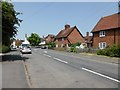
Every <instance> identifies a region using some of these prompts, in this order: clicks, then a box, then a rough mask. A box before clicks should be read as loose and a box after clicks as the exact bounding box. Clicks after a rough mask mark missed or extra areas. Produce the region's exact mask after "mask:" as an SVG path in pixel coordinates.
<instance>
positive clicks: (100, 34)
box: [91, 13, 120, 49]
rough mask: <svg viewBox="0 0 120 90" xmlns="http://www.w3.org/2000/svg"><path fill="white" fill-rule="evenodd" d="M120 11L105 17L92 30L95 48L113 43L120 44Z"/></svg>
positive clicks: (101, 47) (102, 47)
mask: <svg viewBox="0 0 120 90" xmlns="http://www.w3.org/2000/svg"><path fill="white" fill-rule="evenodd" d="M119 22H120V13H116V14H113V15H110V16H106V17H103V18H101V19H100V20H99V22H98V23H97V25H96V26H95V27H94V28H93V30H92V31H91V32H92V33H93V46H92V47H93V48H100V49H104V48H105V47H107V46H111V45H113V44H120V24H119Z"/></svg>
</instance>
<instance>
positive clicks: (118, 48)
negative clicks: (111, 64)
mask: <svg viewBox="0 0 120 90" xmlns="http://www.w3.org/2000/svg"><path fill="white" fill-rule="evenodd" d="M97 55H105V56H110V57H120V45H113V46H111V47H108V48H106V49H103V50H98V51H97Z"/></svg>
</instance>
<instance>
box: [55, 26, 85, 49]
mask: <svg viewBox="0 0 120 90" xmlns="http://www.w3.org/2000/svg"><path fill="white" fill-rule="evenodd" d="M68 40H69V41H70V42H69V41H68ZM77 42H81V43H83V42H84V38H83V37H82V36H81V35H80V34H79V32H78V31H77V29H76V28H75V29H74V30H73V31H72V32H71V33H70V35H69V36H68V37H67V38H64V41H62V38H60V39H58V41H55V43H56V44H58V47H61V45H62V44H64V45H67V44H69V43H72V44H75V43H77Z"/></svg>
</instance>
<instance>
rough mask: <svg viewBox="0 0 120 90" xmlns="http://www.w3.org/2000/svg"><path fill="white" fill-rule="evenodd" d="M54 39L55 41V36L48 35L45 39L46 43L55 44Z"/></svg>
mask: <svg viewBox="0 0 120 90" xmlns="http://www.w3.org/2000/svg"><path fill="white" fill-rule="evenodd" d="M54 39H55V35H52V34H48V36H46V37H45V42H46V43H50V42H54Z"/></svg>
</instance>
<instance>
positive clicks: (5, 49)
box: [0, 45, 10, 53]
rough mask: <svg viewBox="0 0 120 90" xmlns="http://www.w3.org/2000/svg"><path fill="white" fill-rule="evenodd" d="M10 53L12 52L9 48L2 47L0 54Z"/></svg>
mask: <svg viewBox="0 0 120 90" xmlns="http://www.w3.org/2000/svg"><path fill="white" fill-rule="evenodd" d="M9 51H10V48H9V47H8V46H5V45H0V53H6V52H9Z"/></svg>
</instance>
